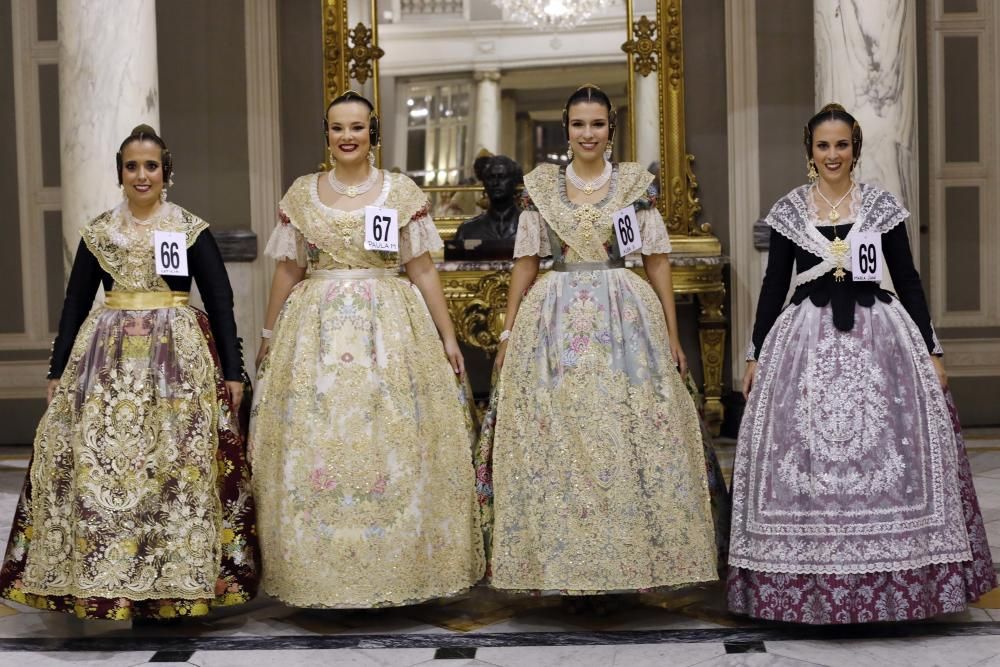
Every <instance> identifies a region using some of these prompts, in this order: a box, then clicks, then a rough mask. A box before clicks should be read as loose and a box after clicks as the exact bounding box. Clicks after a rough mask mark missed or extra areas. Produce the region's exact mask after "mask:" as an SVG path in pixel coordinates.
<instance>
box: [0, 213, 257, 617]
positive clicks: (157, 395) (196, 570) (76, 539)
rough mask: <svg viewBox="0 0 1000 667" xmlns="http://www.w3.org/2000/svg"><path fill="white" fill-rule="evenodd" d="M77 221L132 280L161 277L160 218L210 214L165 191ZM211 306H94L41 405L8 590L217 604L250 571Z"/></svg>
mask: <svg viewBox="0 0 1000 667" xmlns="http://www.w3.org/2000/svg"><path fill="white" fill-rule="evenodd" d="M168 206H169V207H170V208H168V209H167V211H166V212H165V215H162V216H159V217H158V218H157V219H156V221H155V222H154V223H153V224H151V225H150V227H149V228H144V229H141V230H131V229H129V228H126V227H124V226H123V224H122V219H121V215H120V212H118V211H112V212H109V213H106V214H104V215H102V216H100V217H99V218H97V219H96V220H95V221H94V222H93V223H91V224H90V225H88V226H87V227H86V228H85V229H84V232H83V235H84V239H85V241H86V243H87V245H88V247H89V248H90V250H91V251H92V252H93V253H94V254H95V255H96V256H97V258H98V260H99V261H100V263H101V265H102V266H103V267H104V268H105V269H106V270H107V271H108V272H109V273H110V274H111V275H112V276H113V277H114V279H115V286H116V288H118V289H125V290H137V291H141V290H146V291H151V290H152V291H155V290H166V289H168V288H167V286H166V284H165V283H163V281H162V279H160V278H159V277H158V276H157V275H156V273H155V268H154V267H153V252H152V250H153V248H152V243H151V241H150V237H151V234H152V232H153V231H154V230H156V229H164V230H168V231H181V232H184V233H186V234H187V236H188V243H189V244H190V243H193V242H194V239H195V238H196V236H197V234H198V233H199V232H200V231H201V230H202V229H204V228H205V223H204V222H203V221H200V220H198V219H197V218H194V216H192V215H191V214H189V213H187V212H186V211H184V210H183V209H180V208H179V207H176V206H173V205H168ZM242 456H243V455H242V440H241V439H240V437H239V428H238V426H237V424H236V423H235V420H234V419H233V417H232V416H231V414H230V407H229V405H228V402H227V398H226V394H225V386H224V384H223V382H222V377H221V372H220V370H219V366H218V357H217V355H216V354H215V349H214V343H213V342H212V339H211V334H210V329H209V327H208V320H207V318H206V317H205V315H204V314H203V313H200V312H199V311H196V310H194V309H193V308H187V307H183V308H164V309H158V310H149V311H122V310H110V309H103V308H102V309H97V310H95V311H94V312H93V313H92V314H91V315H90V317H89V318H88V319H87V321H86V322H85V323H84V325H83V327H82V328H81V330H80V332H79V334H78V335H77V338H76V342H75V344H74V347H73V352H72V354H71V357H70V362H69V364H68V366H67V368H66V371H65V372H64V374H63V376H62V379H61V382H60V385H59V389H58V390H57V392H56V394H55V397H54V398H53V400H52V403H51V404H50V405H49V408H48V410H47V411H46V413H45V415H44V416H43V418H42V421H41V423H40V425H39V428H38V433H37V436H36V439H35V444H34V459H33V461H32V465H31V470H30V474H29V480H28V482H27V483H26V486H25V493H24V495H23V496H22V498H21V503H20V504H19V508H18V514H17V516H16V517H15V527H14V530H13V532H12V541H11V545H9V547H8V553H7V557H6V559H5V562H4V567H3V570H2V573H0V591H2V594H3V595H4V596H5V597H8V598H9V599H13V600H17V601H20V602H24V603H26V604H31V605H33V606H37V607H40V608H45V609H54V610H61V611H69V612H72V613H75V614H77V615H78V616H81V617H100V618H119V619H122V618H128V617H130V616H131V615H133V614H139V615H150V614H153V615H163V616H169V615H170V614H175V615H176V614H191V615H198V614H203V613H208V608H209V606H210V605H214V604H236V603H239V602H245V601H246V600H248V599H249V598H250V596H252V595H253V593H254V591H255V588H256V585H255V577H256V567H257V559H256V544H255V540H254V538H253V535H252V530H253V523H254V510H253V504H252V501H251V499H250V496H249V474H248V471H247V469H246V465H245V463H244V462H243V460H242Z"/></svg>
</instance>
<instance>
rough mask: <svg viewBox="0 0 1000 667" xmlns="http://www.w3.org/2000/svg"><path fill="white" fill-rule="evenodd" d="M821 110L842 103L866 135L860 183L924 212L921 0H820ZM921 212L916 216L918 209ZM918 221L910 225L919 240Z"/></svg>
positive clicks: (818, 88) (818, 67)
mask: <svg viewBox="0 0 1000 667" xmlns="http://www.w3.org/2000/svg"><path fill="white" fill-rule="evenodd" d="M814 12H815V13H814V21H815V24H814V29H815V37H816V106H817V108H818V107H821V106H822V105H824V104H826V103H827V102H839V103H840V104H843V105H844V107H845V108H846V109H847V110H848V111H850V112H851V113H852V114H853V115H854V116H855V118H857V119H858V122H859V123H860V124H861V127H862V129H863V131H864V139H865V140H864V150H863V151H862V157H861V162H860V164H859V165H858V173H857V178H858V180H861V181H864V182H868V183H874V184H877V185H880V186H881V187H883V188H885V189H886V190H889V191H890V192H892V193H894V194H896V195H897V196H899V197H901V198H902V200H903V202H904V204H905V205H907V206H908V207H909V208H910V210H911V211H914V209H915V208H916V207H917V206H918V204H919V201H918V197H917V191H916V186H917V167H916V161H917V158H918V155H917V146H916V123H917V114H916V101H917V89H916V33H917V31H916V16H915V15H916V7H915V0H815V2H814ZM914 212H916V211H914ZM915 218H916V216H914V217H913V218H911V219H910V220H909V221H908V222H907V226H908V231H909V233H910V238H911V241H912V240H913V239H915V238H917V234H916V220H915Z"/></svg>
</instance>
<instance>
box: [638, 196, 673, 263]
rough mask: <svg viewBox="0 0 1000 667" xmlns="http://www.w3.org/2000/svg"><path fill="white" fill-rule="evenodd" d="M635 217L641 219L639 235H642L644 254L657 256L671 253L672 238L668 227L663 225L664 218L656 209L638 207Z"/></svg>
mask: <svg viewBox="0 0 1000 667" xmlns="http://www.w3.org/2000/svg"><path fill="white" fill-rule="evenodd" d="M635 215H636V217H637V218H639V233H640V234H641V235H642V249H641V250H642V254H643V255H656V254H660V253H668V252H670V250H671V248H672V246H671V245H670V236H669V235H668V234H667V226H666V225H665V224H663V216H661V215H660V211H659V210H658V209H656V208H643V209H640V208H638V207H636V212H635Z"/></svg>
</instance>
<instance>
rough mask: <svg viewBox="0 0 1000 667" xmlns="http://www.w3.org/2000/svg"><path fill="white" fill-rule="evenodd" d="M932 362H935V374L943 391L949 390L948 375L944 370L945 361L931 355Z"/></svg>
mask: <svg viewBox="0 0 1000 667" xmlns="http://www.w3.org/2000/svg"><path fill="white" fill-rule="evenodd" d="M931 361H933V362H934V372H935V373H937V376H938V382H940V383H941V388H942V389H947V388H948V373H946V372H945V370H944V359H942V358H941V357H939V356H937V355H933V354H932V355H931Z"/></svg>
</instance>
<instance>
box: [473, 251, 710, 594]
mask: <svg viewBox="0 0 1000 667" xmlns="http://www.w3.org/2000/svg"><path fill="white" fill-rule="evenodd" d="M666 333H667V328H666V324H665V321H664V317H663V310H662V307H661V306H660V303H659V300H658V299H657V298H656V295H655V293H654V292H653V290H652V288H651V287H650V286H649V285H648V284H647V283H646V282H645V281H643V280H642V279H641V278H640V277H638V276H636V275H635V274H633V273H631V272H630V271H627V270H625V269H614V270H596V271H579V272H568V273H561V272H553V273H549V274H547V275H545V276H543V277H542V278H541V279H540V280H539V281H538V282H537V283H536V284H535V285H534V286H533V287H532V288H531V290H530V291H529V292H528V294H527V295H526V296H525V298H524V301H523V302H522V304H521V307H520V311H519V312H518V316H517V320H516V321H515V323H514V328H513V333H512V335H511V338H510V343H509V347H508V349H507V355H506V359H505V361H504V366H503V369H502V371H501V373H500V379H499V385H498V387H497V389H496V392H497V395H496V404H497V407H496V423H495V426H494V430H493V432H492V436H493V438H494V440H493V451H492V456H493V492H494V505H493V512H494V526H493V542H492V560H491V565H492V584H493V586H495V587H497V588H504V589H518V590H537V591H561V592H565V593H584V592H611V591H629V590H642V589H650V588H656V587H663V586H677V585H682V584H688V583H693V582H698V581H707V580H713V579H716V578H717V574H716V562H715V536H714V527H713V522H712V513H711V509H710V503H709V493H708V484H707V478H706V465H705V454H704V449H703V444H702V435H701V430H700V426H699V421H698V414H697V411H696V408H695V405H694V402H693V401H692V399H691V396H690V394H689V393H688V392H687V390H686V388H685V386H684V383H683V381H682V380H681V377H680V375H679V373H678V372H677V370H676V368H675V367H674V363H673V360H672V358H671V356H670V351H669V346H668V341H667V335H666ZM484 437H489V433H488V431H484ZM487 445H488V443H487ZM481 447H482V445H481Z"/></svg>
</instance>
